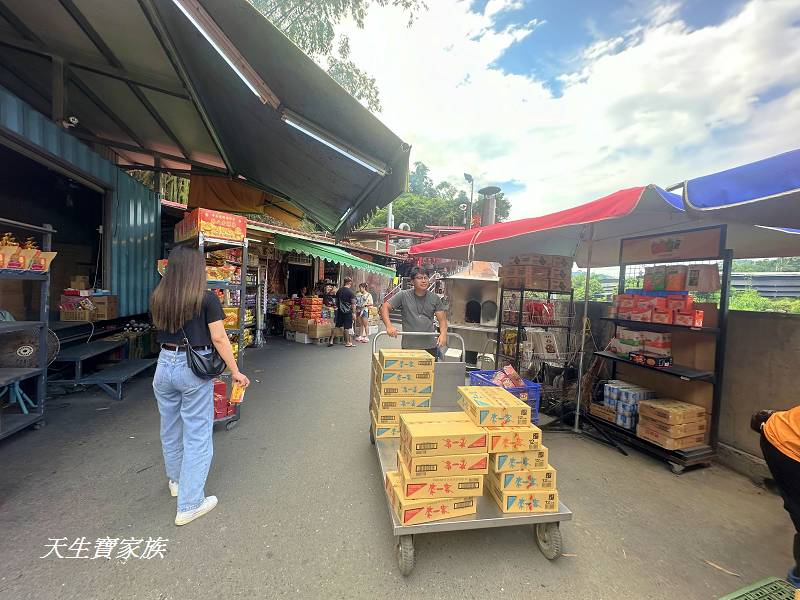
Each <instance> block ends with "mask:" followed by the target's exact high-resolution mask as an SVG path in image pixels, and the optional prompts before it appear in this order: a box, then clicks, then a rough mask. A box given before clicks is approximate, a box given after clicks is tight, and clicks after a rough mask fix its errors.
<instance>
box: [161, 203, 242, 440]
mask: <svg viewBox="0 0 800 600" xmlns="http://www.w3.org/2000/svg"><path fill="white" fill-rule="evenodd" d="M198 211H202V212H198ZM217 215H223V216H224V217H225V218H224V219H223V218H222V217H219V216H217ZM228 217H233V218H232V219H229V218H228ZM187 219H188V221H187ZM246 222H247V220H246V219H244V217H236V216H235V215H227V214H225V213H216V211H208V210H205V209H198V210H196V211H194V212H193V213H190V214H189V215H187V217H186V219H184V221H181V222H179V223H178V224H177V225H176V226H175V239H176V240H180V241H178V243H180V244H184V245H187V246H191V247H197V248H199V249H200V251H201V252H203V253H204V254H207V258H206V271H207V272H208V274H209V280H208V289H210V290H212V291H214V293H216V294H217V296H219V297H220V299H221V300H222V302H223V310H224V311H226V313H225V315H226V316H225V320H226V324H225V329H226V331H227V332H228V337H230V338H231V346H232V348H233V354H234V356H235V357H236V363H237V364H238V365H239V368H242V366H243V363H244V349H245V348H246V347H247V346H248V345H250V344H252V342H253V340H254V334H253V326H254V313H253V311H254V307H252V308H251V309H250V313H249V314H248V312H247V310H248V307H247V305H246V298H247V290H248V275H249V274H248V270H247V268H244V269H243V268H242V266H241V265H248V264H249V263H248V240H247V238H246V237H245V230H246ZM206 231H211V232H216V233H217V234H219V235H222V236H224V237H223V238H215V237H208V236H207V235H206ZM237 259H238V260H237ZM231 260H232V262H235V263H238V264H231ZM159 262H160V263H161V262H162V261H159ZM164 264H165V267H166V268H169V266H168V265H167V264H166V262H165V261H164ZM212 278H213V279H212ZM217 278H219V279H217ZM248 317H249V319H250V320H249V321H248ZM229 377H230V375H229V373H228V372H227V371H226V372H225V373H224V374H223V375H222V376H221V377H220V378H219V379H220V380H221V381H227V380H228V378H229ZM215 394H220V395H222V396H224V397H226V398H230V395H229V393H227V391H226V393H222V386H221V385H220V386H218V387H215ZM215 398H216V396H215ZM232 406H233V409H232V410H231V409H228V408H225V410H224V413H225V414H224V415H223V414H222V413H223V410H221V409H222V405H218V404H217V402H216V401H215V411H214V412H215V416H214V424H215V425H220V426H224V427H225V429H227V430H230V429H233V428H234V427H235V426H236V425H237V423H238V421H239V419H240V417H241V404H239V403H236V404H233V405H232ZM218 408H219V409H220V410H218Z"/></svg>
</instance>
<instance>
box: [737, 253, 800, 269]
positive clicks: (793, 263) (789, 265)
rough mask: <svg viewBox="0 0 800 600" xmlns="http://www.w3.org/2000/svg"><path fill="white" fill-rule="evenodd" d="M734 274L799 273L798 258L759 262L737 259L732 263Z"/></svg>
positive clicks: (762, 260) (787, 257)
mask: <svg viewBox="0 0 800 600" xmlns="http://www.w3.org/2000/svg"><path fill="white" fill-rule="evenodd" d="M732 267H733V272H734V273H758V272H762V273H781V272H783V273H785V272H797V271H800V256H786V257H782V258H767V259H761V260H753V259H737V260H734V261H733V265H732Z"/></svg>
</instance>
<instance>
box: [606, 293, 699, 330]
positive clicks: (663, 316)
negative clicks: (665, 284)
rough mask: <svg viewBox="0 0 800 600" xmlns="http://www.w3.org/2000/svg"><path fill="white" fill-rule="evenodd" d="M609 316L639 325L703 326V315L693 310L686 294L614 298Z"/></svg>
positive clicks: (632, 295) (649, 294)
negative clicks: (636, 322) (638, 323)
mask: <svg viewBox="0 0 800 600" xmlns="http://www.w3.org/2000/svg"><path fill="white" fill-rule="evenodd" d="M628 291H631V290H628ZM610 316H611V317H616V318H617V319H621V320H624V321H640V322H642V323H662V324H665V325H681V326H683V327H702V326H703V311H702V310H696V309H695V308H694V299H693V298H692V297H691V296H690V295H688V294H687V293H685V292H683V293H681V294H677V293H670V292H667V291H659V292H651V291H639V293H630V294H617V295H616V296H614V302H613V304H612V306H611V313H610Z"/></svg>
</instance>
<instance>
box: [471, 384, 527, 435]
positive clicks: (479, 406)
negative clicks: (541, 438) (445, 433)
mask: <svg viewBox="0 0 800 600" xmlns="http://www.w3.org/2000/svg"><path fill="white" fill-rule="evenodd" d="M458 393H459V395H460V396H461V398H459V404H460V406H461V408H463V409H464V412H465V413H467V414H468V415H469V416H470V418H471V419H472V422H473V423H475V424H476V425H480V426H482V427H521V426H524V425H529V424H530V422H531V409H530V407H529V406H528V405H527V404H525V403H524V402H523V401H522V400H520V399H519V398H517V397H516V396H514V395H513V394H512V393H511V392H509V391H508V390H506V389H504V388H501V387H496V386H489V385H487V386H478V385H476V386H469V385H465V386H461V387H459V388H458Z"/></svg>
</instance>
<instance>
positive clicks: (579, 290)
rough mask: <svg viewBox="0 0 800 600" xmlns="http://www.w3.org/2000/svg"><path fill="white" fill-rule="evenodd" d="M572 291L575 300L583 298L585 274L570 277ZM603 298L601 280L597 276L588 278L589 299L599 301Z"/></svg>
mask: <svg viewBox="0 0 800 600" xmlns="http://www.w3.org/2000/svg"><path fill="white" fill-rule="evenodd" d="M572 289H573V290H575V297H576V298H583V294H584V291H585V290H586V273H574V274H573V275H572ZM603 297H605V290H603V280H602V279H600V277H599V276H598V275H592V276H591V277H589V298H590V299H601V298H603Z"/></svg>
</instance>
